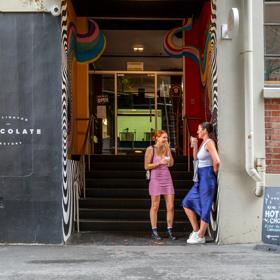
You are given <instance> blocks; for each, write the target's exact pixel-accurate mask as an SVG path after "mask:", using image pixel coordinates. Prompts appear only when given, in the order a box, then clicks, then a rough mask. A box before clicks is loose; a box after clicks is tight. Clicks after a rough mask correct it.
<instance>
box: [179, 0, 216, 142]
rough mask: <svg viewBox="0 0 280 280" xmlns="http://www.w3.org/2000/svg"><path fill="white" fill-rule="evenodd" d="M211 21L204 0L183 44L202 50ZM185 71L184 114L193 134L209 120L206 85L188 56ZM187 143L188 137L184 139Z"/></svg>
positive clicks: (209, 9)
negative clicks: (202, 123) (204, 85)
mask: <svg viewBox="0 0 280 280" xmlns="http://www.w3.org/2000/svg"><path fill="white" fill-rule="evenodd" d="M210 23H211V3H210V1H209V2H206V3H205V4H204V6H203V8H202V10H201V14H200V16H199V17H198V18H196V19H195V20H194V22H193V26H192V29H191V30H189V31H186V32H185V45H186V46H194V47H196V48H198V49H199V50H200V52H201V53H203V52H204V48H205V42H206V36H207V31H208V28H209V24H210ZM183 59H184V67H185V69H184V73H185V86H184V89H185V116H186V117H187V123H188V127H189V130H190V133H191V135H193V136H195V135H196V131H197V126H198V124H199V123H201V122H203V121H206V120H208V121H209V120H210V119H211V112H210V109H209V97H208V91H207V86H206V87H203V85H202V83H201V77H200V75H201V74H200V69H199V67H198V65H197V64H196V63H195V62H194V61H193V60H192V59H191V58H189V57H184V58H183ZM186 141H187V145H188V144H189V143H188V142H189V139H186Z"/></svg>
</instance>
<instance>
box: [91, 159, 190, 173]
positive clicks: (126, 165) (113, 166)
mask: <svg viewBox="0 0 280 280" xmlns="http://www.w3.org/2000/svg"><path fill="white" fill-rule="evenodd" d="M86 166H87V165H86ZM90 168H91V171H92V170H93V171H94V170H104V171H105V170H107V171H108V170H126V171H129V170H137V171H141V170H144V161H143V162H118V161H113V162H91V164H90ZM190 168H191V169H190V170H193V167H192V164H191V166H190ZM170 170H176V171H187V170H188V165H187V163H177V162H175V164H174V166H173V167H172V168H170Z"/></svg>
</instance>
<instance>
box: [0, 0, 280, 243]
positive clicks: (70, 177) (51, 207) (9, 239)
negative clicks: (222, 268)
mask: <svg viewBox="0 0 280 280" xmlns="http://www.w3.org/2000/svg"><path fill="white" fill-rule="evenodd" d="M7 2H8V1H1V2H0V11H1V12H2V13H1V15H0V28H1V42H2V43H1V48H0V56H1V64H0V68H1V73H2V74H1V77H0V81H1V83H0V84H1V89H0V90H1V94H0V96H1V100H2V102H1V105H0V106H1V130H0V132H1V134H0V137H1V139H0V142H1V144H0V149H1V155H2V160H1V169H0V170H1V188H0V225H1V232H0V242H2V243H64V242H65V241H66V240H67V239H68V238H69V237H70V235H71V233H72V232H73V230H74V224H75V222H76V218H77V215H76V214H77V213H76V211H77V208H78V205H77V201H78V200H77V198H78V197H79V194H80V192H81V190H82V188H83V186H84V183H85V182H84V177H83V168H84V165H83V162H82V161H75V160H73V157H71V155H79V154H81V151H82V149H83V148H85V147H84V137H85V134H86V130H87V123H88V121H89V119H90V115H91V112H90V111H89V109H88V108H89V106H88V104H89V103H90V100H91V99H90V98H91V97H90V94H89V87H90V86H92V85H91V83H94V82H93V80H91V78H90V73H93V72H94V71H95V72H94V73H101V72H98V71H102V70H103V71H107V72H106V73H105V72H102V73H103V75H105V74H106V75H111V74H112V73H110V72H108V69H107V68H106V67H107V66H106V65H111V66H109V67H111V69H112V70H116V69H113V66H112V64H110V63H113V61H114V60H115V59H116V56H115V57H113V56H111V57H110V55H109V53H108V51H107V52H106V48H108V49H109V46H111V45H113V44H114V43H111V44H110V42H113V38H114V36H120V34H121V32H119V33H118V32H116V31H115V32H113V31H108V30H104V32H102V28H101V26H102V24H101V23H100V26H99V28H100V29H99V28H98V26H97V25H95V22H94V21H93V22H91V23H90V22H89V21H88V17H87V16H81V15H77V14H76V13H78V10H79V9H77V6H76V5H77V4H75V1H73V3H72V1H66V0H63V1H59V0H44V1H20V0H14V1H9V2H8V3H7ZM186 2H189V3H190V5H191V2H192V1H186ZM73 4H74V5H73ZM199 5H200V8H199V11H198V12H196V13H197V14H196V15H195V16H194V17H193V18H194V19H195V20H194V21H193V22H192V21H191V15H188V14H186V16H185V21H184V23H182V25H181V26H179V27H178V28H177V29H171V28H169V30H170V32H163V34H167V35H166V36H165V37H164V36H162V43H163V45H164V50H165V51H166V52H167V53H168V55H169V56H170V57H169V59H170V60H169V63H172V61H173V60H172V59H175V58H177V59H180V62H179V63H181V64H179V66H178V64H176V63H178V60H174V61H173V62H174V65H176V67H177V68H175V66H174V69H177V70H178V67H179V68H180V67H181V69H180V70H181V71H177V74H176V75H177V76H180V75H181V76H182V77H183V78H180V79H181V80H180V79H179V80H178V77H177V78H174V77H172V78H170V79H171V80H172V79H173V81H174V79H175V80H176V82H177V83H182V84H183V92H184V95H183V101H182V102H183V105H184V106H183V109H182V113H181V117H182V118H184V122H183V124H182V127H180V126H178V127H180V128H179V129H180V130H181V132H180V134H178V135H181V137H182V151H183V153H184V154H185V155H188V153H189V150H188V137H189V135H190V134H192V135H193V134H194V133H195V131H196V126H197V124H198V123H199V122H200V121H202V120H205V119H207V120H211V121H212V122H213V123H214V125H215V130H216V133H217V138H218V147H219V153H220V156H221V162H222V164H221V169H220V172H219V190H218V195H217V201H216V204H215V207H216V209H215V218H214V215H213V220H212V225H211V226H212V230H214V232H215V240H216V242H219V243H220V244H232V243H248V242H261V241H262V240H263V241H266V240H264V238H263V236H262V226H263V219H264V215H263V205H264V198H265V193H266V189H267V188H270V187H272V188H274V189H275V190H278V187H279V182H280V133H279V132H280V101H279V100H280V74H279V73H280V71H279V69H280V47H279V41H280V27H279V26H280V17H279V14H280V2H279V1H263V0H254V1H252V0H229V1H221V0H217V1H214V0H212V1H200V3H199ZM277 11H279V12H277ZM120 17H121V16H120ZM92 18H93V19H95V18H97V20H96V22H97V23H98V17H97V16H96V17H95V18H94V16H92ZM100 18H102V16H100ZM100 18H99V19H100ZM174 30H175V31H174ZM177 31H178V32H183V34H184V36H183V39H182V41H183V42H184V44H183V45H184V46H183V47H181V48H180V47H178V45H177V44H175V43H174V41H173V39H172V38H173V37H174V36H173V35H175V34H176V32H177ZM172 32H173V33H172ZM178 32H177V33H178ZM103 34H105V36H104V35H103ZM114 34H115V35H114ZM136 34H138V33H137V32H134V35H135V36H136ZM139 34H140V33H139ZM139 34H138V35H137V36H140V35H139ZM106 36H107V38H106ZM153 36H154V37H156V36H158V35H156V33H153ZM172 36H173V37H172ZM164 38H165V39H164ZM110 40H111V41H110ZM164 40H165V41H164ZM173 43H174V44H173ZM115 44H117V43H115ZM159 58H160V57H158V58H157V59H159ZM149 60H150V59H149V58H147V61H149ZM108 61H109V62H108ZM92 63H93V64H92ZM118 63H119V65H120V64H121V63H120V60H119V61H118ZM145 63H146V62H145ZM148 63H149V62H147V65H148ZM160 63H162V60H158V64H160ZM89 65H94V67H95V68H91V67H90V66H89ZM180 65H181V66H180ZM138 66H139V64H138ZM96 68H98V69H96ZM165 69H167V67H165ZM174 69H171V70H170V71H169V72H172V71H173V72H175V71H174ZM96 71H97V72H96ZM121 71H123V72H122V75H127V73H126V72H125V73H124V70H123V69H122V70H121ZM149 71H150V70H149ZM157 71H158V70H157ZM178 72H180V73H178ZM181 72H182V74H181ZM104 73H105V74H104ZM137 73H138V72H137ZM138 74H139V73H138ZM148 74H149V75H151V74H153V73H150V72H149V73H148ZM114 75H115V77H117V72H116V73H114ZM161 75H163V74H162V73H161V72H160V71H158V73H156V75H155V76H156V77H157V79H161ZM170 75H171V76H172V75H175V74H174V73H173V74H170ZM114 81H115V83H117V82H118V81H117V80H116V79H115V80H114ZM178 81H179V82H178ZM155 84H156V83H155ZM156 87H157V86H156ZM153 90H154V91H155V92H156V95H157V90H156V89H153ZM112 91H114V90H112ZM159 91H160V90H159ZM160 94H161V93H159V96H158V97H155V99H156V98H158V99H159V100H160V98H161V95H160ZM115 96H117V94H116V95H115ZM116 98H117V97H116ZM100 102H101V101H100ZM102 102H103V101H102ZM102 102H101V103H102ZM108 102H109V103H110V98H109V101H108ZM120 102H121V100H120ZM123 102H125V101H123ZM143 108H144V107H143ZM143 108H142V110H144V109H143ZM134 109H135V108H134ZM156 109H157V108H156ZM143 112H144V111H143ZM93 113H97V112H93ZM126 114H127V112H126ZM76 119H79V122H76V121H75V120H76ZM108 120H109V119H108ZM84 121H86V122H84ZM106 121H107V120H106ZM137 129H138V128H137ZM139 129H140V128H139ZM187 131H188V132H187ZM126 132H127V131H126ZM114 133H115V132H114ZM114 133H113V134H114ZM115 135H116V133H115ZM125 135H126V136H127V135H128V134H125ZM178 135H177V136H178ZM143 138H144V137H143ZM177 138H178V137H177ZM110 141H111V142H112V141H113V142H114V141H115V142H114V143H113V144H112V147H114V149H115V150H114V152H116V153H118V152H119V150H116V149H117V148H116V146H117V143H118V139H117V137H115V138H114V137H113V138H112V140H110ZM110 141H109V142H110ZM111 142H110V143H111ZM179 144H180V143H179V142H176V140H174V146H176V145H179ZM108 145H109V144H108ZM110 145H111V144H110ZM124 148H125V147H124ZM276 224H277V222H276ZM277 226H278V229H279V231H278V233H279V235H280V222H279V223H278V225H276V229H277ZM279 235H278V239H277V240H279ZM276 242H278V241H276Z"/></svg>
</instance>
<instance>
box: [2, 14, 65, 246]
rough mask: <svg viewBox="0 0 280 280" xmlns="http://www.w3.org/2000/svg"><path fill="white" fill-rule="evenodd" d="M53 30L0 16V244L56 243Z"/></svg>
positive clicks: (57, 126) (34, 19)
mask: <svg viewBox="0 0 280 280" xmlns="http://www.w3.org/2000/svg"><path fill="white" fill-rule="evenodd" d="M60 29H61V28H60V18H59V17H53V16H52V15H50V14H43V13H7V14H3V13H0V242H11V243H14V242H16V243H62V242H63V235H62V129H61V44H60Z"/></svg>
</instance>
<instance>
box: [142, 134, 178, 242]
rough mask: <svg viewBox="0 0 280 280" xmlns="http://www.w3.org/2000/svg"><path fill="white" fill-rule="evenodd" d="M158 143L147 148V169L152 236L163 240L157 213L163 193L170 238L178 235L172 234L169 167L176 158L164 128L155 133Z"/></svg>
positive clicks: (172, 238) (172, 188) (172, 210)
mask: <svg viewBox="0 0 280 280" xmlns="http://www.w3.org/2000/svg"><path fill="white" fill-rule="evenodd" d="M154 138H155V141H156V144H155V145H154V146H150V147H148V148H147V150H146V153H145V169H146V170H150V172H151V176H150V184H149V194H150V196H151V208H150V220H151V226H152V238H153V239H155V240H161V239H162V238H161V237H160V236H159V234H158V232H157V213H158V209H159V204H160V196H161V195H163V196H164V199H165V203H166V210H167V214H166V220H167V234H168V237H169V239H170V240H175V239H176V237H174V236H173V234H172V227H173V218H174V194H175V193H174V186H173V182H172V178H171V175H170V171H169V167H171V166H173V164H174V160H173V157H172V154H171V151H170V147H169V143H168V135H167V133H166V132H165V131H164V130H159V131H158V132H157V133H156V135H155V137H154Z"/></svg>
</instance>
